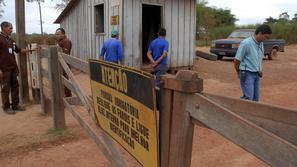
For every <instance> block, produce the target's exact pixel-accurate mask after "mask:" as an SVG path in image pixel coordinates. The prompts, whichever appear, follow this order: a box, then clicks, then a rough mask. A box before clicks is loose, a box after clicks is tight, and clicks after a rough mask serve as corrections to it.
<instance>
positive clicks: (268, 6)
mask: <svg viewBox="0 0 297 167" xmlns="http://www.w3.org/2000/svg"><path fill="white" fill-rule="evenodd" d="M207 2H208V5H207V6H216V7H218V8H223V9H230V10H231V13H232V14H234V15H235V16H236V18H237V19H238V21H237V22H236V24H237V25H246V24H256V23H263V22H264V21H265V19H266V18H268V17H269V16H271V17H273V18H278V17H279V15H280V14H281V13H283V12H287V13H288V14H289V15H290V18H292V17H293V16H294V14H295V13H297V0H241V1H240V0H207Z"/></svg>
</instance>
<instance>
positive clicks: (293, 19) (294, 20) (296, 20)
mask: <svg viewBox="0 0 297 167" xmlns="http://www.w3.org/2000/svg"><path fill="white" fill-rule="evenodd" d="M291 21H292V22H294V23H297V13H295V14H294V17H293V18H292V20H291Z"/></svg>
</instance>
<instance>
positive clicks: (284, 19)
mask: <svg viewBox="0 0 297 167" xmlns="http://www.w3.org/2000/svg"><path fill="white" fill-rule="evenodd" d="M289 20H290V15H289V14H288V13H287V12H283V13H281V14H280V15H279V19H278V21H279V22H288V21H289Z"/></svg>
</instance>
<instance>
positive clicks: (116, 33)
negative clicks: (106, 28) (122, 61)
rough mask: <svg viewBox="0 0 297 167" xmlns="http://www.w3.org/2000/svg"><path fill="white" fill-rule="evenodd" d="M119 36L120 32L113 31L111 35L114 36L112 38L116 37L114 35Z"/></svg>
mask: <svg viewBox="0 0 297 167" xmlns="http://www.w3.org/2000/svg"><path fill="white" fill-rule="evenodd" d="M118 34H119V32H118V31H117V30H112V31H111V35H112V36H114V35H118Z"/></svg>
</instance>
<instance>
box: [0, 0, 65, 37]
mask: <svg viewBox="0 0 297 167" xmlns="http://www.w3.org/2000/svg"><path fill="white" fill-rule="evenodd" d="M14 2H15V0H9V1H7V0H6V1H5V4H6V6H5V7H4V8H3V9H4V13H3V17H2V18H1V19H0V21H1V22H2V21H4V20H5V21H9V22H11V23H12V24H13V25H14V27H15V5H14ZM41 10H42V19H43V31H44V32H46V33H54V31H55V29H56V28H58V27H59V25H58V24H54V23H53V22H54V21H55V20H56V18H57V17H58V16H59V14H60V11H57V10H55V9H54V3H53V2H51V1H50V0H45V2H44V3H41ZM25 17H26V33H40V32H41V31H40V19H39V7H38V4H37V2H32V3H28V2H26V3H25Z"/></svg>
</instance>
